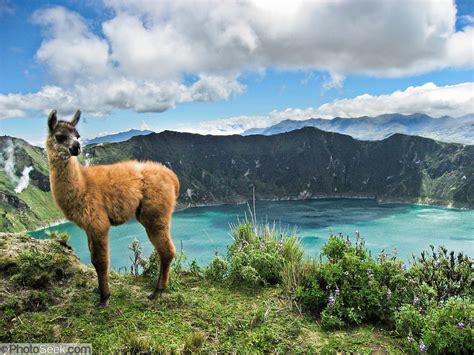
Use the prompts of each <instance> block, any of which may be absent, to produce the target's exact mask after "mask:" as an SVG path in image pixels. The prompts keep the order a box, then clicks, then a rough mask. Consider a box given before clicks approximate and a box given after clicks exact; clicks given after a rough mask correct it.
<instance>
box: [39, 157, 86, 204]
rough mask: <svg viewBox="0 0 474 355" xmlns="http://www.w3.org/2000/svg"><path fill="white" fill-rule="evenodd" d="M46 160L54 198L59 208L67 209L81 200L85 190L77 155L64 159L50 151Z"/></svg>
mask: <svg viewBox="0 0 474 355" xmlns="http://www.w3.org/2000/svg"><path fill="white" fill-rule="evenodd" d="M48 161H49V168H50V176H51V190H52V192H53V195H54V198H55V200H56V202H57V203H58V205H59V207H61V209H63V210H67V209H68V207H72V204H75V203H78V202H79V201H81V200H82V199H81V198H79V197H80V196H81V195H83V193H84V191H85V181H84V175H83V173H82V166H81V164H80V163H79V160H78V159H77V157H69V158H68V159H64V158H63V157H60V156H56V155H54V154H51V153H50V152H48ZM75 207H77V206H75Z"/></svg>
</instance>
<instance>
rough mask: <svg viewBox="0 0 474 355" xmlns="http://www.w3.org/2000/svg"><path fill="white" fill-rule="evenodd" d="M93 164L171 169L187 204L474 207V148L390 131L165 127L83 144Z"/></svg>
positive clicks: (182, 200) (308, 128) (183, 200)
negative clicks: (234, 131) (351, 200)
mask: <svg viewBox="0 0 474 355" xmlns="http://www.w3.org/2000/svg"><path fill="white" fill-rule="evenodd" d="M86 154H88V159H91V161H92V163H93V164H98V163H112V162H115V161H119V160H123V159H140V160H154V161H160V162H163V163H165V164H166V165H168V166H170V167H171V168H172V169H173V170H174V171H175V172H176V173H177V174H178V176H179V178H180V181H181V195H180V201H181V202H182V203H184V204H186V205H198V204H207V203H219V202H237V201H242V200H245V199H248V198H249V197H250V196H251V191H252V186H255V187H256V191H257V197H258V198H259V199H289V198H309V197H340V196H346V197H370V198H377V199H380V200H392V201H406V202H416V203H430V204H437V205H452V206H459V207H473V206H474V187H473V186H474V184H473V182H474V181H473V180H474V146H465V145H461V144H447V143H441V142H437V141H434V140H431V139H426V138H421V137H415V136H406V135H402V134H396V135H393V136H391V137H389V138H387V139H385V140H382V141H358V140H356V139H353V138H351V137H349V136H345V135H341V134H337V133H329V132H324V131H321V130H319V129H316V128H311V127H307V128H303V129H300V130H297V131H292V132H289V133H285V134H279V135H272V136H262V135H256V136H237V135H235V136H201V135H194V134H188V133H177V132H170V131H166V132H163V133H160V134H150V135H147V136H142V137H134V138H132V139H130V140H129V141H127V142H122V143H116V144H105V145H103V146H90V147H87V148H86Z"/></svg>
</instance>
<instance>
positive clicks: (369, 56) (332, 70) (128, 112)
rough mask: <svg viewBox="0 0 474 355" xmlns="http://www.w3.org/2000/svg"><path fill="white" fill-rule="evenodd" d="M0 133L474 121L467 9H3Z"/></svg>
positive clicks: (85, 0)
mask: <svg viewBox="0 0 474 355" xmlns="http://www.w3.org/2000/svg"><path fill="white" fill-rule="evenodd" d="M0 43H1V45H0V135H4V134H7V135H11V136H15V137H21V138H24V139H26V140H28V141H29V142H31V143H33V144H38V145H41V144H42V143H43V141H44V140H45V137H46V134H47V130H46V117H47V113H48V112H49V111H50V110H52V109H57V110H58V112H59V116H60V117H63V118H65V119H67V118H70V117H71V115H72V113H73V112H74V111H75V110H77V109H81V111H82V112H83V119H82V121H81V123H80V126H79V131H80V133H81V136H82V137H88V138H92V137H95V136H100V135H105V134H109V133H114V132H119V131H125V130H129V129H132V128H138V129H151V130H155V131H162V130H165V129H171V130H179V131H189V132H196V133H201V134H238V133H241V132H242V131H244V130H246V129H249V128H255V127H267V126H270V125H271V124H274V123H277V122H279V121H281V120H284V119H307V118H311V117H321V118H326V119H330V118H333V117H337V116H339V117H360V116H364V115H367V116H376V115H379V114H384V113H393V112H398V113H403V114H410V113H414V112H424V113H427V114H429V115H431V116H434V117H439V116H443V115H449V116H463V115H466V114H470V113H474V104H473V103H474V72H473V66H474V2H473V1H470V0H468V1H456V2H453V1H450V0H447V1H445V0H432V1H427V0H426V1H425V0H399V1H391V0H387V1H380V0H361V1H351V0H339V1H336V0H334V1H317V2H316V1H300V0H292V1H275V0H273V1H272V0H260V1H250V0H249V1H230V0H228V1H212V2H211V1H208V2H206V1H205V0H199V1H189V0H188V1H183V0H173V1H171V0H162V1H151V0H135V1H125V0H103V1H99V0H97V1H93V0H43V1H39V0H23V1H12V0H0Z"/></svg>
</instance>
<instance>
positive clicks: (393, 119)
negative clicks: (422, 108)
mask: <svg viewBox="0 0 474 355" xmlns="http://www.w3.org/2000/svg"><path fill="white" fill-rule="evenodd" d="M303 127H316V128H319V129H322V130H324V131H329V132H337V133H342V134H347V135H350V136H352V137H354V138H356V139H362V140H380V139H384V138H387V137H389V136H391V135H392V134H395V133H403V134H409V135H417V136H422V137H427V138H432V139H436V140H440V141H443V142H448V143H463V144H474V114H470V115H466V116H463V117H456V118H455V117H449V116H443V117H439V118H435V117H431V116H428V115H426V114H422V113H415V114H412V115H402V114H398V113H395V114H385V115H380V116H376V117H367V116H364V117H358V118H341V117H336V118H334V119H330V120H328V119H321V118H310V119H307V120H285V121H282V122H279V123H277V124H275V125H273V126H270V127H265V128H253V129H249V130H246V131H244V132H243V133H242V135H252V134H263V135H273V134H278V133H284V132H290V131H293V130H296V129H300V128H303Z"/></svg>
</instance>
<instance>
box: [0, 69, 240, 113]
mask: <svg viewBox="0 0 474 355" xmlns="http://www.w3.org/2000/svg"><path fill="white" fill-rule="evenodd" d="M244 90H245V86H244V85H242V84H241V83H239V82H238V81H237V79H236V78H223V77H212V76H202V77H200V78H199V80H197V81H196V82H195V83H193V84H191V85H184V84H180V83H178V82H176V81H161V82H154V81H145V80H143V81H137V80H130V79H126V78H123V77H120V78H117V79H108V80H102V81H98V82H85V83H76V84H74V86H72V87H71V88H63V87H60V86H45V87H43V88H42V90H41V91H38V92H36V93H33V94H25V95H24V94H7V95H2V94H0V119H1V118H11V117H22V116H25V115H26V114H27V112H28V111H29V110H36V111H44V112H47V111H49V110H51V108H56V109H57V110H58V111H59V112H60V113H61V114H71V113H73V112H74V111H75V110H76V109H77V108H81V110H82V111H85V112H90V113H92V114H94V115H98V116H101V115H106V114H110V113H111V112H112V111H113V110H133V111H135V112H163V111H165V110H167V109H169V108H172V107H174V106H175V105H176V103H177V102H190V101H209V100H223V99H227V98H229V97H231V96H233V95H238V94H241V93H242V92H243V91H244Z"/></svg>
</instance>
